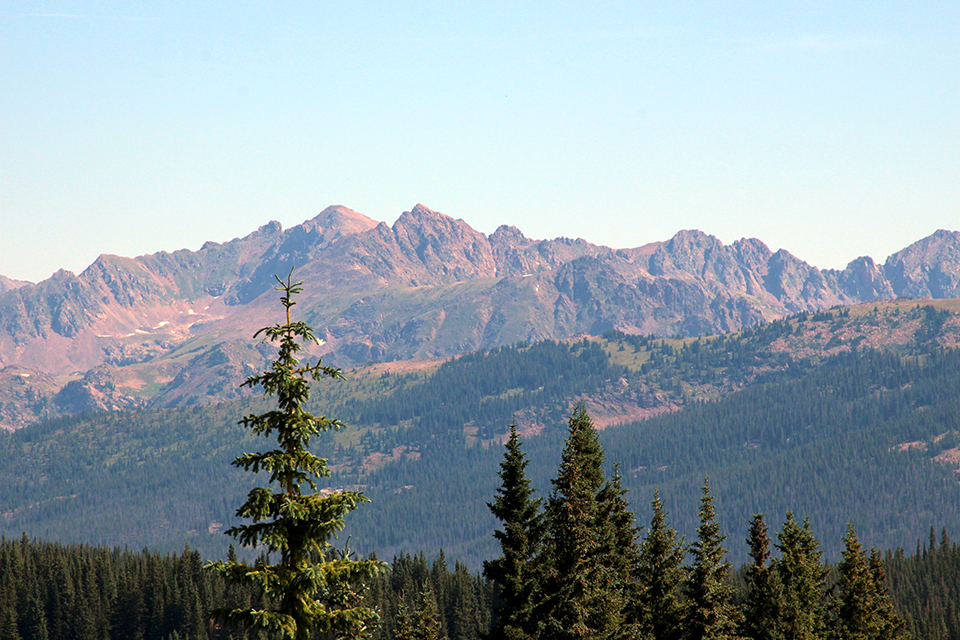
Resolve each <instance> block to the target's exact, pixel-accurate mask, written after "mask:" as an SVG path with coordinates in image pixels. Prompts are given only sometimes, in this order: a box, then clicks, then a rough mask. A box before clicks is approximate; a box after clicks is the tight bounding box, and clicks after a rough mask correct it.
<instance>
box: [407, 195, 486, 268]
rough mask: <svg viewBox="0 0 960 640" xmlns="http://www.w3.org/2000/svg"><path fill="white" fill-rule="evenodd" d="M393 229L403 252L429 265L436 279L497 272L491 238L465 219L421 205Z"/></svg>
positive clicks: (422, 263)
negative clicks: (455, 217)
mask: <svg viewBox="0 0 960 640" xmlns="http://www.w3.org/2000/svg"><path fill="white" fill-rule="evenodd" d="M392 231H393V236H394V240H395V241H396V243H397V245H398V247H399V249H400V251H401V252H402V253H403V254H404V255H405V256H406V257H407V258H408V259H411V260H414V259H415V260H416V261H417V262H419V263H420V264H421V265H423V266H424V267H426V269H427V272H428V274H432V275H433V276H434V278H433V280H434V281H436V282H458V281H461V280H465V279H467V278H489V277H493V276H494V275H495V274H496V271H497V269H496V264H495V262H494V256H493V250H492V249H491V247H490V241H489V239H488V238H487V237H486V236H485V235H483V234H482V233H480V232H479V231H477V230H475V229H474V228H473V227H471V226H470V225H468V224H467V223H466V222H464V221H463V220H460V219H454V218H451V217H450V216H447V215H445V214H443V213H440V212H438V211H433V210H432V209H429V208H427V207H425V206H424V205H422V204H418V205H417V206H415V207H414V208H413V209H412V210H410V211H405V212H404V213H403V214H402V215H401V216H400V217H399V218H398V219H397V221H396V222H395V223H394V225H393V228H392ZM428 281H429V280H428ZM425 282H426V281H425Z"/></svg>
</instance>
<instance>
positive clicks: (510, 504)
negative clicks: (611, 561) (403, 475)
mask: <svg viewBox="0 0 960 640" xmlns="http://www.w3.org/2000/svg"><path fill="white" fill-rule="evenodd" d="M527 464H528V461H527V459H526V456H525V455H524V453H523V451H522V450H521V443H520V437H519V435H518V434H517V426H516V425H515V424H511V425H510V437H509V439H508V440H507V443H506V452H505V453H504V457H503V461H502V462H501V463H500V474H499V475H500V480H501V482H502V484H501V486H500V487H499V488H498V489H497V496H496V497H495V498H494V501H493V503H488V504H487V506H488V507H490V511H491V513H493V515H494V516H495V517H496V518H497V519H498V520H500V522H501V523H503V529H502V530H497V531H494V533H493V535H494V537H495V538H496V539H497V541H498V542H499V543H500V552H501V554H502V555H501V556H500V557H499V558H497V559H495V560H490V561H486V562H484V563H483V574H484V575H485V576H486V577H487V578H489V579H490V580H493V581H494V582H496V584H497V587H498V596H499V600H500V605H499V606H498V607H496V623H495V626H494V629H493V631H492V637H493V638H518V639H519V638H536V637H537V635H538V633H539V629H538V624H537V620H536V618H535V617H534V614H533V609H534V603H535V600H536V598H537V596H538V595H539V591H540V582H541V575H540V572H539V568H538V564H537V556H538V554H539V552H540V548H541V543H542V540H543V534H544V524H543V517H542V515H541V514H540V499H539V498H537V499H534V498H533V493H534V491H533V489H531V488H530V481H529V480H528V479H527V477H526V468H527Z"/></svg>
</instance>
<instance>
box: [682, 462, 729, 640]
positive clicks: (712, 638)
mask: <svg viewBox="0 0 960 640" xmlns="http://www.w3.org/2000/svg"><path fill="white" fill-rule="evenodd" d="M725 539H726V536H725V535H722V534H721V533H720V523H719V522H718V521H717V517H716V511H715V510H714V507H713V496H712V495H710V484H709V481H708V480H706V479H704V483H703V497H702V498H701V499H700V527H699V528H698V529H697V539H696V541H695V542H694V543H693V544H692V545H691V547H690V551H691V553H692V554H693V565H692V566H691V568H690V572H689V577H688V580H687V596H688V598H689V602H688V607H687V619H686V625H685V626H686V637H687V638H689V640H720V639H727V638H737V637H738V636H737V629H738V626H739V618H740V612H739V610H738V609H737V608H736V607H735V606H734V605H733V604H732V603H731V601H730V598H731V596H732V595H733V587H732V586H731V585H730V584H729V582H728V577H729V576H730V567H731V565H730V563H729V562H727V561H725V560H724V556H725V555H726V553H727V550H726V549H724V548H723V541H724V540H725Z"/></svg>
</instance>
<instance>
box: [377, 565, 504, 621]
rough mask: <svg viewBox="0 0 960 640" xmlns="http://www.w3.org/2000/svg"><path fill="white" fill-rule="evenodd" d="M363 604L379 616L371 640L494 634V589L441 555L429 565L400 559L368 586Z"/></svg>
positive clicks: (487, 581)
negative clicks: (492, 616) (492, 624)
mask: <svg viewBox="0 0 960 640" xmlns="http://www.w3.org/2000/svg"><path fill="white" fill-rule="evenodd" d="M365 602H366V603H367V604H368V605H370V606H373V607H376V608H377V609H378V610H379V611H380V623H379V625H378V626H377V627H376V628H374V629H372V630H371V632H370V635H369V638H370V639H371V640H393V639H394V638H396V639H397V640H447V639H449V640H475V639H477V638H481V637H483V636H484V635H485V633H486V632H487V631H488V630H489V628H490V617H491V609H492V603H493V583H492V582H491V581H489V580H487V579H485V578H483V577H482V576H478V575H476V574H474V573H473V572H471V571H470V570H469V569H468V568H467V567H466V566H465V565H463V564H462V563H460V562H455V563H454V567H453V570H452V571H451V570H450V567H449V565H448V564H447V561H446V557H445V555H444V554H443V552H441V553H440V555H439V556H438V557H437V558H436V559H435V560H434V561H433V562H432V563H429V562H428V561H427V559H426V556H425V555H424V554H423V553H422V552H420V553H418V554H416V555H410V554H407V553H400V554H398V555H397V556H395V557H394V558H393V562H392V563H391V567H390V570H389V571H388V572H386V573H382V574H380V575H378V576H377V577H376V578H374V579H373V580H371V581H370V582H368V585H367V594H366V596H365Z"/></svg>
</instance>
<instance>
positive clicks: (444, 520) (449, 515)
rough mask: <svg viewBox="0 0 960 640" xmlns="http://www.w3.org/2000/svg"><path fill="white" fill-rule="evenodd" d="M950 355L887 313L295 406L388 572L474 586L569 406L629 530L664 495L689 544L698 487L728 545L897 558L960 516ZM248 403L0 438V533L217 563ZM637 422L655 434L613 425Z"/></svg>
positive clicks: (504, 352) (948, 329)
mask: <svg viewBox="0 0 960 640" xmlns="http://www.w3.org/2000/svg"><path fill="white" fill-rule="evenodd" d="M956 337H957V316H956V315H954V314H953V313H952V312H951V311H950V310H949V307H947V306H941V307H939V308H936V307H933V306H921V305H919V304H917V303H916V302H907V301H900V302H896V303H885V304H880V305H877V307H876V308H874V306H873V305H871V306H868V307H859V308H852V309H838V310H833V311H828V312H822V313H818V314H800V315H798V316H794V317H791V318H789V319H786V320H783V321H778V322H774V323H770V324H768V325H763V326H761V327H756V328H754V329H751V330H749V331H746V332H742V333H739V334H730V335H726V336H717V337H711V338H700V339H691V338H680V337H677V338H674V339H663V338H653V337H639V336H625V335H622V334H617V333H609V334H607V335H606V336H605V337H603V338H600V339H589V340H587V339H585V340H579V341H575V342H570V343H555V342H544V343H537V344H533V345H517V346H514V347H505V348H501V349H496V350H492V351H487V352H478V353H476V354H471V355H467V356H463V357H461V358H457V359H454V360H450V361H447V362H444V363H434V364H431V365H429V366H426V367H425V368H419V369H414V368H407V369H404V368H401V367H396V366H387V365H375V366H371V367H369V368H364V369H358V370H355V371H352V372H348V380H346V381H334V382H325V383H323V384H318V385H316V389H315V395H314V397H313V400H312V403H313V404H312V410H314V411H316V412H317V413H319V414H327V415H330V416H333V417H338V418H340V419H342V420H344V421H345V422H347V423H348V424H349V425H351V426H350V427H349V428H348V429H346V430H345V431H343V432H339V433H329V434H326V435H325V436H324V437H322V438H320V439H318V440H315V441H314V443H313V446H314V448H315V450H316V451H317V452H318V453H319V454H320V455H324V456H326V457H329V458H330V462H331V467H332V469H333V470H334V472H335V473H334V477H333V479H332V480H331V483H332V484H333V485H335V486H357V487H360V488H363V489H364V490H365V491H366V492H367V494H368V495H369V496H371V497H372V498H373V503H372V504H371V505H369V506H368V507H365V508H364V509H362V510H360V512H358V513H356V514H353V515H352V516H351V518H350V521H349V522H348V525H349V527H350V533H351V534H353V536H354V537H353V541H354V543H353V544H354V546H355V547H356V548H357V549H360V550H362V551H364V552H367V551H377V552H378V553H380V554H381V555H385V556H387V557H389V556H391V555H393V554H394V553H400V552H411V553H412V552H414V551H419V550H423V551H425V552H427V553H428V554H434V553H436V552H437V551H438V550H439V549H440V548H445V549H446V550H447V552H448V553H449V554H450V556H451V557H456V558H458V559H460V560H461V561H463V562H466V563H467V564H468V566H470V567H471V568H473V569H476V568H477V567H478V566H479V562H480V560H481V559H484V558H488V557H490V554H491V553H492V542H491V540H490V538H489V535H488V534H489V532H490V531H491V529H492V526H493V521H492V518H491V516H490V515H489V513H488V512H487V511H486V508H485V503H486V502H487V501H489V499H490V496H491V495H492V493H493V489H494V486H495V469H496V465H497V461H498V459H499V447H500V443H501V442H502V438H503V437H504V434H505V432H506V430H507V425H509V424H510V422H511V421H515V422H516V423H517V424H518V426H519V428H520V431H521V433H522V434H523V436H524V438H525V441H526V443H527V447H528V451H529V454H530V458H531V467H530V476H531V478H532V480H533V482H534V486H535V488H537V489H538V491H539V492H540V493H541V494H544V493H545V492H546V491H547V489H548V486H549V485H548V478H549V477H550V473H551V472H552V470H553V469H554V468H555V467H556V463H557V456H558V451H559V449H560V446H559V441H560V439H561V438H562V435H563V428H562V427H563V425H564V424H565V421H566V417H567V416H568V415H569V413H570V411H571V409H572V407H573V405H574V403H576V402H580V401H582V402H584V405H585V407H586V408H587V410H588V411H589V412H590V414H591V416H593V417H594V418H595V421H596V422H597V423H598V424H600V425H609V426H607V428H606V429H605V430H604V431H603V432H602V433H601V439H602V442H603V443H604V446H605V448H606V450H607V452H608V458H609V460H610V461H611V463H612V462H615V461H618V462H620V464H621V470H622V473H623V485H624V487H625V488H627V489H628V490H629V491H630V492H629V493H628V497H627V499H628V500H629V502H630V503H631V505H632V507H633V508H634V509H635V510H636V511H637V512H638V515H640V516H641V518H642V517H644V513H645V509H646V508H647V507H646V505H648V504H649V501H650V497H651V496H652V494H653V490H654V488H655V487H660V490H661V496H662V497H663V498H664V500H665V501H666V502H667V504H668V505H669V507H670V509H671V511H672V512H673V513H674V518H675V522H676V524H677V527H678V529H679V530H680V531H681V532H683V533H687V534H689V532H690V531H691V529H692V527H693V526H694V522H695V511H694V510H693V509H692V508H691V507H690V506H689V500H688V498H689V496H690V495H695V493H696V491H697V489H698V487H699V483H700V482H701V481H702V478H703V475H704V474H709V475H710V476H711V478H712V479H713V486H714V490H715V493H716V496H717V505H718V512H719V513H720V515H721V517H722V520H723V522H724V523H725V526H726V527H727V528H728V532H729V533H730V535H732V536H734V537H737V538H740V537H742V536H743V535H745V533H744V532H745V530H746V526H747V522H748V520H749V518H750V516H751V515H752V514H753V513H755V512H756V511H760V510H763V511H767V512H770V513H782V512H783V511H784V510H785V509H787V508H792V509H794V510H795V511H796V512H797V513H800V514H809V515H810V516H811V518H812V520H813V523H814V525H815V527H816V528H817V529H818V531H820V532H822V535H823V539H824V549H825V550H826V551H827V553H828V554H829V555H831V556H832V557H835V555H836V553H837V552H838V551H839V539H840V535H841V534H842V532H843V527H844V525H845V523H846V520H847V519H848V518H853V519H854V520H856V521H857V523H858V525H859V527H860V528H859V531H860V534H861V536H862V538H863V539H864V540H865V541H866V542H868V543H869V544H871V545H877V546H880V547H883V548H893V547H895V546H897V545H900V544H905V542H907V541H910V540H914V539H916V538H917V537H918V536H922V535H925V532H926V530H927V528H929V527H930V526H931V525H933V526H936V527H937V528H938V529H939V528H940V527H943V526H946V527H947V528H948V529H950V528H952V527H953V526H955V525H956V524H957V521H958V519H960V516H958V514H960V492H958V485H957V482H956V475H955V471H954V469H955V467H950V466H949V465H947V464H946V462H949V459H950V457H951V455H952V451H953V448H954V447H955V446H956V441H955V437H956V436H955V433H956V429H957V427H956V424H955V420H954V416H955V415H957V412H958V411H960V407H958V406H957V402H958V400H957V398H956V396H955V394H953V392H952V391H953V390H954V389H957V388H958V385H960V373H958V354H957V353H956V352H955V351H954V350H953V349H952V348H951V347H952V345H953V344H955V343H956ZM260 402H261V401H260V399H259V398H256V397H246V398H241V399H238V400H235V401H232V402H224V403H221V404H219V405H215V406H212V407H203V406H190V407H180V408H172V409H159V408H157V409H151V410H141V411H130V412H113V413H106V414H86V415H80V416H74V417H69V418H62V419H59V420H55V421H51V422H47V423H44V424H41V425H36V426H33V427H28V428H25V429H22V430H20V431H18V432H15V433H13V434H10V435H7V436H5V437H4V438H2V439H0V512H2V513H4V514H5V517H4V518H3V519H2V520H0V532H2V533H3V534H4V535H6V536H7V537H8V538H16V537H19V536H20V534H21V533H23V532H27V533H28V534H29V535H31V536H38V537H42V538H44V539H50V540H63V541H70V542H88V543H96V544H121V545H124V544H126V545H130V546H131V547H132V548H141V547H143V546H149V547H150V548H151V549H154V550H159V551H165V552H174V551H177V550H179V549H182V548H183V544H184V543H189V544H190V545H191V547H192V548H196V549H199V550H200V551H201V552H202V553H203V554H204V555H205V556H208V557H211V556H217V555H222V554H223V553H225V550H226V545H227V543H228V540H227V539H226V538H225V537H224V536H223V535H222V533H221V532H222V531H223V530H224V529H225V528H226V527H227V526H229V525H230V523H231V521H232V518H233V512H234V510H235V509H236V506H237V505H238V504H239V503H240V501H241V496H243V495H244V494H245V493H246V491H247V490H248V488H249V486H250V483H251V480H250V479H247V478H243V477H242V474H238V473H237V472H236V471H234V470H233V469H232V467H230V466H229V461H230V460H232V459H233V457H235V456H236V455H237V454H238V453H240V452H242V451H244V450H246V449H247V448H249V447H252V446H253V444H252V443H251V442H250V441H248V440H245V439H244V435H243V433H242V432H241V430H240V429H239V428H238V427H237V426H236V420H237V419H238V417H239V416H240V415H243V414H246V413H250V412H251V411H258V410H260V409H261V408H262V407H261V404H260ZM678 409H681V410H679V411H678ZM658 414H662V415H658ZM640 416H654V417H653V418H651V419H648V420H644V421H639V422H627V423H625V424H622V425H620V426H615V424H616V422H617V421H620V422H624V421H629V420H630V419H631V418H632V417H640ZM934 458H938V459H939V460H941V461H943V463H940V462H933V461H932V460H933V459H934ZM877 505H881V506H882V508H877ZM384 522H389V523H391V526H389V527H384V526H381V525H380V524H379V523H384ZM412 523H416V525H417V526H416V527H414V526H412ZM733 553H734V558H735V559H736V560H737V561H742V560H743V559H744V557H743V556H742V555H741V556H737V555H736V554H737V553H740V554H742V553H744V551H743V550H739V551H738V550H737V549H736V548H734V549H733Z"/></svg>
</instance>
